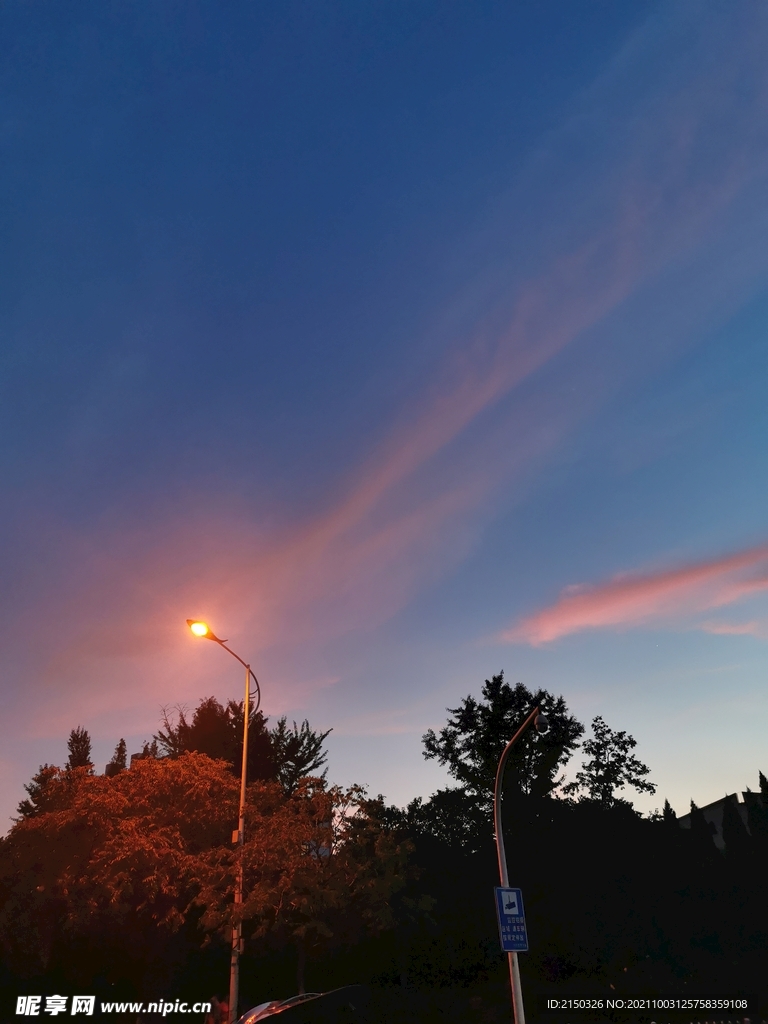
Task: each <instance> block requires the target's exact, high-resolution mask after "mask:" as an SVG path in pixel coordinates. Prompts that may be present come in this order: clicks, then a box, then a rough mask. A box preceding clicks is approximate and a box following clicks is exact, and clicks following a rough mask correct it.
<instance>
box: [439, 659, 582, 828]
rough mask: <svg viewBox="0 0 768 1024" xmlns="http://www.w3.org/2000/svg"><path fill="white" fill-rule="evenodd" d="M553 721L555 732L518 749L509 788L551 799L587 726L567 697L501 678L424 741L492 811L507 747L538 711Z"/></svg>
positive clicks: (531, 736)
mask: <svg viewBox="0 0 768 1024" xmlns="http://www.w3.org/2000/svg"><path fill="white" fill-rule="evenodd" d="M536 706H538V707H540V708H541V710H542V712H543V713H544V714H545V715H546V716H547V718H548V720H549V726H550V728H549V732H548V733H547V734H546V735H545V736H538V735H537V734H536V732H535V730H533V729H531V730H529V731H528V732H527V733H526V734H525V735H524V736H523V737H521V739H520V741H519V742H518V743H517V744H516V746H515V747H514V748H513V750H512V753H511V755H510V758H509V767H508V770H507V779H508V780H509V782H508V784H509V785H511V786H514V787H515V788H516V789H517V790H518V791H519V792H521V793H523V794H528V795H529V796H539V797H542V796H548V795H550V794H551V793H552V791H553V790H554V789H555V788H556V787H557V785H558V784H559V781H560V780H559V779H558V772H559V770H560V769H561V768H562V767H563V765H564V764H565V763H566V762H567V761H568V760H569V758H570V757H571V755H572V754H573V751H574V750H575V749H576V748H577V746H578V740H579V738H580V737H581V735H582V734H583V732H584V726H583V725H582V724H581V723H580V722H578V721H577V720H576V718H574V717H573V716H572V715H570V714H569V713H568V707H567V705H566V703H565V700H564V698H563V697H555V696H553V694H551V693H549V692H548V691H547V690H536V691H535V692H533V691H531V690H529V689H528V688H527V687H526V686H524V685H523V683H517V684H516V685H515V686H514V687H512V686H510V685H509V684H508V683H505V682H504V673H503V672H500V673H499V674H498V675H496V676H493V678H492V679H486V681H485V684H484V686H483V690H482V698H481V700H479V701H478V700H476V699H475V698H474V697H473V696H471V695H470V696H469V697H465V698H464V700H463V701H462V702H461V703H460V704H459V706H458V707H457V708H448V712H449V714H450V715H451V716H452V717H451V718H450V719H449V720H448V724H447V725H446V726H445V727H444V728H443V729H441V730H440V732H439V733H437V734H436V733H435V732H434V731H433V730H432V729H429V730H428V731H427V732H426V733H425V734H424V736H423V738H422V742H423V744H424V757H425V758H427V759H430V758H436V759H437V761H438V762H439V763H440V764H441V765H447V767H448V771H449V772H450V774H451V775H452V776H453V777H454V778H455V779H456V780H457V781H458V782H459V783H461V785H462V786H463V787H464V788H465V789H466V790H467V792H469V793H470V794H472V795H473V796H474V797H475V798H476V799H477V800H478V802H479V803H480V804H481V806H483V807H484V808H486V810H488V811H489V810H490V806H491V802H492V799H493V789H494V782H495V778H496V769H497V767H498V763H499V758H500V757H501V753H502V751H503V750H504V747H505V746H506V744H507V742H508V741H509V740H510V739H511V738H512V736H513V734H514V733H515V732H516V730H517V729H518V728H519V727H520V725H521V724H522V723H523V721H524V719H525V717H526V715H528V714H529V712H530V711H531V710H532V708H534V707H536Z"/></svg>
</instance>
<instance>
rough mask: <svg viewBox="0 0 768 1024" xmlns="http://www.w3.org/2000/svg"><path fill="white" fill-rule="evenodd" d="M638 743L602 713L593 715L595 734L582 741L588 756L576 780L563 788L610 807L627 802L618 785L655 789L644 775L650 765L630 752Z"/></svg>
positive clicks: (565, 790) (643, 790)
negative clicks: (609, 723) (618, 729)
mask: <svg viewBox="0 0 768 1024" xmlns="http://www.w3.org/2000/svg"><path fill="white" fill-rule="evenodd" d="M636 746H637V740H635V739H634V738H633V737H632V736H630V735H629V733H627V732H624V731H621V732H614V731H613V729H611V728H609V727H608V725H607V724H606V723H605V721H604V720H603V718H602V717H601V716H600V715H597V716H596V717H595V718H593V719H592V738H591V739H589V740H586V741H585V743H584V745H583V750H584V753H585V754H588V755H589V760H588V761H586V762H585V763H584V765H583V766H582V769H581V771H579V772H577V773H576V778H575V779H574V781H573V782H569V783H568V785H567V786H563V792H564V793H567V794H570V793H579V792H580V793H582V794H584V795H585V797H586V799H588V800H591V801H593V802H594V803H597V804H600V806H601V807H604V808H609V807H613V806H615V805H616V804H617V803H623V804H628V803H629V801H628V800H622V799H621V798H620V797H617V796H616V790H617V789H625V788H626V787H627V786H631V787H632V788H633V789H636V790H637V791H638V792H639V793H655V792H656V786H655V785H654V784H653V783H652V782H648V781H647V780H646V778H645V776H646V775H648V774H649V773H650V768H648V767H647V766H646V765H644V764H643V763H642V761H640V760H638V758H636V757H635V756H634V754H631V753H630V751H631V750H633V749H634V748H635V747H636Z"/></svg>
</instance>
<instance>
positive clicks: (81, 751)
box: [65, 725, 93, 771]
mask: <svg viewBox="0 0 768 1024" xmlns="http://www.w3.org/2000/svg"><path fill="white" fill-rule="evenodd" d="M67 749H68V750H69V757H68V758H67V763H66V765H65V768H66V770H67V771H71V770H72V769H73V768H89V769H90V770H91V771H93V759H92V756H91V737H90V736H89V734H88V730H87V729H81V728H80V726H79V725H78V727H77V728H76V729H73V730H72V732H71V733H70V734H69V739H68V740H67Z"/></svg>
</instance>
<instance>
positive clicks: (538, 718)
mask: <svg viewBox="0 0 768 1024" xmlns="http://www.w3.org/2000/svg"><path fill="white" fill-rule="evenodd" d="M531 723H533V724H534V725H535V727H536V732H538V733H545V732H546V731H547V730H548V729H549V722H548V721H547V719H546V718H545V716H544V715H542V714H541V711H540V710H539V708H538V707H536V708H534V709H533V711H532V712H531V713H530V715H528V717H527V718H526V720H525V721H524V722H523V724H522V725H521V726H520V728H519V729H518V730H517V732H516V733H515V735H514V736H513V737H512V739H511V740H510V741H509V743H508V744H507V745H506V747H504V751H503V753H502V755H501V757H500V758H499V767H498V768H497V769H496V783H495V785H494V787H493V830H494V832H495V833H496V855H497V857H498V859H499V878H500V880H501V886H502V888H504V889H507V888H509V873H508V871H507V854H506V851H505V849H504V829H503V827H502V824H501V790H502V786H503V783H504V769H505V768H506V766H507V758H508V757H509V754H510V751H511V750H512V747H514V745H515V744H516V743H517V741H518V740H519V739H520V737H521V736H522V735H523V733H524V732H525V730H526V729H527V728H528V727H529V726H530V725H531ZM507 958H508V960H509V983H510V986H511V988H512V1008H513V1011H514V1015H515V1024H525V1008H524V1006H523V990H522V987H521V985H520V967H519V965H518V962H517V953H507Z"/></svg>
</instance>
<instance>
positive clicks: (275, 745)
mask: <svg viewBox="0 0 768 1024" xmlns="http://www.w3.org/2000/svg"><path fill="white" fill-rule="evenodd" d="M330 732H331V730H330V729H328V731H327V732H313V730H312V729H310V727H309V722H308V721H307V719H306V718H305V719H304V721H303V722H302V723H301V728H300V729H299V728H298V727H297V725H296V723H295V722H294V723H293V729H289V728H288V725H287V720H286V719H285V718H284V717H283V718H279V719H278V720H277V725H276V726H275V728H274V729H270V730H269V741H270V745H271V751H272V761H273V764H274V766H275V772H276V775H277V780H278V782H279V783H280V785H281V786H282V787H283V791H284V792H286V793H293V792H294V790H295V789H296V787H297V786H298V784H299V780H300V779H306V778H308V777H310V776H312V777H319V778H322V779H324V778H325V776H326V774H327V769H326V771H324V772H322V773H318V769H319V768H322V767H323V765H324V764H325V762H326V761H327V759H328V754H327V753H326V752H325V751H324V750H323V743H324V742H325V740H326V739H327V737H328V735H329V734H330ZM249 744H250V737H249Z"/></svg>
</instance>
